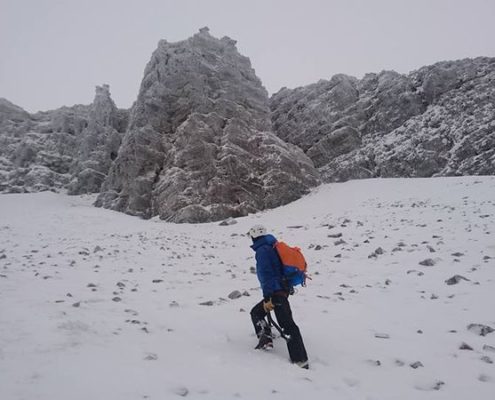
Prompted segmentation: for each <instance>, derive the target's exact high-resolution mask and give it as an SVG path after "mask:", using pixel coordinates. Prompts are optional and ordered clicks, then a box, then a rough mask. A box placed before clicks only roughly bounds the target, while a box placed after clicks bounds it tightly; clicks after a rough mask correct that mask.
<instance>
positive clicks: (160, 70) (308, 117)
mask: <svg viewBox="0 0 495 400" xmlns="http://www.w3.org/2000/svg"><path fill="white" fill-rule="evenodd" d="M494 81H495V59H494V58H486V57H480V58H476V59H466V60H460V61H452V62H441V63H437V64H435V65H432V66H428V67H423V68H421V69H419V70H417V71H414V72H412V73H410V74H408V75H402V74H399V73H396V72H393V71H383V72H381V73H379V74H367V75H365V76H364V78H363V79H357V78H354V77H350V76H347V75H343V74H340V75H336V76H334V77H332V78H331V79H330V80H328V81H327V80H321V81H319V82H317V83H314V84H311V85H308V86H305V87H300V88H296V89H286V88H284V89H281V90H280V91H279V92H278V93H276V94H275V95H273V96H272V97H271V99H269V98H268V94H267V92H266V90H265V89H264V88H263V86H262V83H261V81H260V80H259V78H258V77H257V76H256V74H255V72H254V70H253V68H252V67H251V64H250V61H249V59H248V58H247V57H244V56H242V55H241V54H239V52H238V51H237V49H236V42H235V41H234V40H232V39H230V38H228V37H224V38H222V39H216V38H214V37H213V36H211V35H210V34H209V31H208V28H202V29H201V30H200V32H199V33H197V34H195V35H194V36H193V37H191V38H189V39H187V40H184V41H181V42H177V43H169V42H167V41H165V40H162V41H160V42H159V45H158V48H157V50H156V51H155V52H154V53H153V55H152V58H151V60H150V62H149V63H148V65H147V67H146V69H145V73H144V78H143V81H142V84H141V88H140V92H139V95H138V99H137V101H136V102H135V104H134V106H133V108H132V109H131V110H120V109H118V108H117V107H116V106H115V104H114V102H113V100H112V99H111V96H110V91H109V87H108V85H103V86H101V87H97V88H96V95H95V99H94V102H93V103H92V104H91V105H75V106H73V107H62V108H60V109H57V110H52V111H46V112H39V113H36V114H29V113H27V112H26V111H24V110H23V109H22V108H20V107H18V106H16V105H14V104H12V103H10V102H9V101H7V100H5V99H0V193H22V192H35V191H44V190H52V191H59V190H66V191H67V192H68V193H69V194H83V193H100V195H99V197H98V199H97V202H96V205H98V206H102V207H106V208H111V209H114V210H118V211H123V212H126V213H128V214H132V215H138V216H141V217H143V218H151V217H154V216H159V217H160V218H162V219H166V220H169V221H174V222H205V221H212V220H219V219H225V218H228V217H238V216H242V215H246V214H248V213H251V212H256V211H259V210H264V209H267V208H273V207H277V206H280V205H283V204H286V203H288V202H290V201H293V200H296V199H297V198H299V197H301V196H302V195H303V194H304V193H306V192H307V191H308V190H309V189H310V188H311V187H312V186H315V185H317V184H318V183H319V182H320V181H321V180H323V181H345V180H348V179H359V178H372V177H430V176H451V175H493V174H495V85H494Z"/></svg>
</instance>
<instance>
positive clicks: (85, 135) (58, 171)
mask: <svg viewBox="0 0 495 400" xmlns="http://www.w3.org/2000/svg"><path fill="white" fill-rule="evenodd" d="M126 119H127V112H126V111H121V110H117V109H116V107H115V104H114V103H113V101H112V100H111V98H110V93H109V88H108V86H107V85H103V86H102V87H97V89H96V96H95V100H94V102H93V104H91V105H89V106H83V105H76V106H73V107H62V108H60V109H57V110H53V111H46V112H39V113H36V114H33V115H30V114H28V113H27V112H25V111H24V110H22V109H21V108H20V107H17V106H15V105H13V104H12V103H10V102H8V101H6V100H4V99H0V192H4V193H22V192H36V191H43V190H60V189H68V190H69V192H71V193H74V194H80V193H94V192H98V191H99V189H100V186H101V183H102V182H103V179H104V177H105V176H106V173H108V169H109V168H110V164H111V161H112V157H113V158H115V157H116V155H117V152H118V147H119V145H120V141H121V136H122V134H121V133H120V134H119V131H120V132H122V131H123V130H125V125H126V124H127V122H126Z"/></svg>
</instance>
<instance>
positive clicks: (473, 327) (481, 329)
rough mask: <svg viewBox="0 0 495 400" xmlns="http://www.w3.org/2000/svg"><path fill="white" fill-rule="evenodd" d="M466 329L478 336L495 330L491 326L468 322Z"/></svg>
mask: <svg viewBox="0 0 495 400" xmlns="http://www.w3.org/2000/svg"><path fill="white" fill-rule="evenodd" d="M467 329H468V331H470V332H473V333H475V334H477V335H480V336H486V335H488V334H489V333H492V332H495V329H493V328H492V327H491V326H488V325H483V324H469V325H468V327H467Z"/></svg>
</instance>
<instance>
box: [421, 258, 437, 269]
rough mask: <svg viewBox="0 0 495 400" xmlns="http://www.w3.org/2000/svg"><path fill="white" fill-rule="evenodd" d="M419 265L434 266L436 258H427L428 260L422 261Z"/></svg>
mask: <svg viewBox="0 0 495 400" xmlns="http://www.w3.org/2000/svg"><path fill="white" fill-rule="evenodd" d="M419 265H423V266H425V267H433V266H434V265H435V260H433V259H431V258H427V259H426V260H423V261H420V262H419Z"/></svg>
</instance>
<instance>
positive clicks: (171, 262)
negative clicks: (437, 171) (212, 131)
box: [0, 177, 495, 400]
mask: <svg viewBox="0 0 495 400" xmlns="http://www.w3.org/2000/svg"><path fill="white" fill-rule="evenodd" d="M91 200H92V199H91V198H87V197H86V198H84V197H68V196H64V195H60V194H54V193H38V194H21V195H17V194H12V195H2V196H0V398H1V399H2V400H21V399H22V400H35V399H43V400H58V399H60V400H67V399H77V400H89V399H105V400H112V399H116V400H131V399H132V400H137V399H174V398H180V397H186V398H191V399H215V400H218V399H220V400H221V399H235V398H243V399H284V400H286V399H301V398H305V399H339V400H340V399H377V400H384V399H401V400H404V399H415V400H417V399H448V400H455V399H476V400H482V399H487V400H488V399H490V400H491V399H494V398H495V364H493V363H492V361H493V360H495V333H488V334H486V335H485V336H481V335H479V333H480V332H479V329H477V328H479V327H474V328H472V329H468V326H469V325H470V324H483V325H487V326H490V327H492V328H495V311H494V310H495V309H494V305H495V301H494V298H495V240H494V234H495V225H494V224H495V177H460V178H432V179H378V180H365V181H353V182H347V183H340V184H330V185H325V186H322V187H320V188H318V189H316V190H315V191H314V192H312V193H311V194H310V195H308V196H307V197H305V198H303V199H301V200H299V201H297V202H294V203H292V204H290V205H287V206H285V207H281V208H278V209H275V210H271V211H267V212H264V213H261V214H257V215H252V216H248V217H245V218H240V219H238V220H237V222H238V223H237V224H234V225H230V226H219V224H218V223H213V224H204V225H173V224H168V223H164V222H162V221H159V220H150V221H144V220H140V219H138V218H135V217H131V216H127V215H124V214H120V213H116V212H113V211H109V210H103V209H97V208H94V207H92V206H91ZM254 223H263V224H265V225H266V226H267V227H268V228H269V230H271V231H272V232H273V233H274V234H275V235H276V236H277V237H278V238H279V239H282V240H284V241H286V242H288V243H289V244H292V245H299V246H300V247H302V249H303V251H304V253H305V255H306V257H307V259H308V263H309V269H310V272H311V273H312V278H313V279H312V280H311V281H310V282H309V284H308V286H307V287H306V288H301V289H299V290H298V293H297V294H296V295H295V296H292V297H291V305H292V308H293V313H294V317H295V320H296V322H297V323H298V325H299V327H300V329H301V332H302V335H303V338H304V340H305V343H306V347H307V351H308V354H309V357H310V370H308V371H307V370H303V369H300V368H299V367H297V366H295V365H292V364H291V363H290V362H289V360H288V353H287V348H286V345H285V342H284V341H283V340H282V339H280V338H278V339H277V340H276V341H275V348H274V349H273V350H272V351H271V352H265V351H259V350H254V349H253V348H254V346H255V344H256V342H257V340H256V338H255V336H254V332H253V329H252V326H251V321H250V315H249V311H250V309H251V307H252V306H253V305H254V304H255V303H256V302H258V301H259V300H260V298H261V294H260V291H259V289H258V282H257V279H256V275H254V274H253V273H252V272H251V271H250V267H253V266H254V257H253V255H254V253H253V252H252V250H251V249H250V248H249V245H250V240H249V239H248V238H247V237H246V236H245V234H244V233H245V232H247V230H248V228H249V227H250V226H251V225H252V224H254ZM339 234H342V236H341V237H337V236H339ZM330 235H333V236H335V237H331V236H330ZM378 248H381V249H383V254H380V253H381V251H380V250H378V251H376V252H375V250H377V249H378ZM426 259H431V260H430V261H429V262H426V263H425V264H434V265H430V266H424V265H420V264H419V263H420V262H422V261H424V260H426ZM456 274H458V275H461V276H463V277H465V278H466V279H467V280H463V279H461V280H460V282H459V283H457V284H455V285H447V284H446V283H445V281H446V280H447V279H448V278H451V277H452V276H454V275H456ZM234 290H239V291H241V293H242V292H246V293H247V294H249V295H246V294H245V295H243V296H241V297H240V298H238V299H235V300H231V299H229V297H228V295H229V294H230V293H231V292H232V291H234ZM205 302H211V303H207V304H211V305H202V304H201V303H205ZM383 336H385V338H382V337H383ZM463 343H465V344H467V345H469V346H470V347H471V348H472V350H467V349H461V347H463ZM415 362H420V363H421V364H422V366H421V365H420V366H419V367H418V368H413V367H411V365H412V364H414V363H415Z"/></svg>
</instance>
